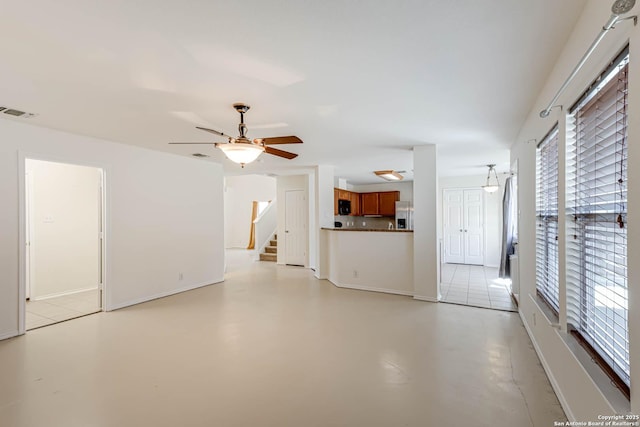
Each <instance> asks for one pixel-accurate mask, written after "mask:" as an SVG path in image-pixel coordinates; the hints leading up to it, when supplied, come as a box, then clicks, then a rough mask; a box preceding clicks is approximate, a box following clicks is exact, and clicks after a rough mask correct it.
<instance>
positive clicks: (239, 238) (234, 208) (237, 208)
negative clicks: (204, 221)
mask: <svg viewBox="0 0 640 427" xmlns="http://www.w3.org/2000/svg"><path fill="white" fill-rule="evenodd" d="M275 198H276V179H275V178H272V177H270V176H266V175H238V176H227V177H226V178H225V186H224V242H225V247H226V248H243V249H246V247H247V245H248V244H249V231H250V229H251V210H252V206H253V201H254V200H255V201H258V202H267V201H269V200H274V199H275Z"/></svg>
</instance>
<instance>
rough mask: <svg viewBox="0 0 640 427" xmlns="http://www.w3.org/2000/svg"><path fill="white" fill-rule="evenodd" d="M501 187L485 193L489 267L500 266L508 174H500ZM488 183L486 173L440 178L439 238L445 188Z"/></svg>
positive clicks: (468, 186) (480, 185)
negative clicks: (503, 207) (440, 209)
mask: <svg viewBox="0 0 640 427" xmlns="http://www.w3.org/2000/svg"><path fill="white" fill-rule="evenodd" d="M499 176H500V189H499V190H498V191H496V192H495V193H487V192H484V191H483V195H484V233H485V234H484V265H486V266H487V267H499V266H500V253H501V250H502V248H501V242H502V197H503V196H504V182H505V179H506V178H507V176H508V175H506V174H500V175H499ZM486 183H487V176H486V175H476V176H460V177H441V178H439V180H438V198H439V200H440V206H441V207H442V209H443V212H442V213H441V216H440V218H441V221H440V224H438V239H442V238H443V237H444V236H443V230H444V219H442V215H444V204H443V202H444V199H443V194H444V193H443V192H444V190H445V189H462V188H478V187H482V186H483V185H485V184H486Z"/></svg>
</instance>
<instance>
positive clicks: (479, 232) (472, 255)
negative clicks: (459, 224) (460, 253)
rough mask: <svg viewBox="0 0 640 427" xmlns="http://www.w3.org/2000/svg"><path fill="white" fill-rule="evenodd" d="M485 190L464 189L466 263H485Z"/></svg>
mask: <svg viewBox="0 0 640 427" xmlns="http://www.w3.org/2000/svg"><path fill="white" fill-rule="evenodd" d="M482 192H483V190H480V189H478V190H464V248H465V251H464V263H465V264H477V265H482V264H483V263H484V249H483V248H484V239H483V235H484V232H483V231H484V230H483V221H482V218H483V215H482V196H483V194H482Z"/></svg>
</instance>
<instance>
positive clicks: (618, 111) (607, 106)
mask: <svg viewBox="0 0 640 427" xmlns="http://www.w3.org/2000/svg"><path fill="white" fill-rule="evenodd" d="M628 62H629V56H628V53H627V52H623V53H622V54H621V55H620V56H619V57H618V58H617V59H616V60H615V61H614V62H613V63H612V65H611V66H610V67H609V68H608V69H607V70H606V71H605V72H604V73H603V74H602V75H601V77H600V78H599V79H598V81H596V83H594V85H592V88H591V89H590V90H589V91H588V92H587V93H586V94H585V96H584V97H583V99H581V100H580V101H579V102H578V103H577V104H576V106H575V107H574V108H573V109H572V111H571V116H570V120H569V123H568V137H569V142H570V144H569V147H568V151H567V186H568V193H567V214H568V221H567V227H568V236H567V280H568V284H569V285H568V286H567V303H568V307H567V309H568V312H567V314H568V318H569V321H570V323H571V326H572V327H573V328H575V330H576V331H577V332H578V333H579V334H580V336H581V337H582V338H583V339H584V341H586V342H587V343H588V344H589V345H590V346H591V347H592V349H593V350H595V351H596V352H597V353H598V354H599V355H600V356H601V357H602V359H603V360H604V362H606V364H607V365H608V366H609V368H611V369H612V370H613V372H614V373H615V374H616V375H617V376H618V377H619V378H620V379H621V380H622V381H623V382H624V383H625V384H627V385H629V334H628V321H627V319H628V316H627V314H628V306H627V223H626V221H627V147H626V144H627V72H628Z"/></svg>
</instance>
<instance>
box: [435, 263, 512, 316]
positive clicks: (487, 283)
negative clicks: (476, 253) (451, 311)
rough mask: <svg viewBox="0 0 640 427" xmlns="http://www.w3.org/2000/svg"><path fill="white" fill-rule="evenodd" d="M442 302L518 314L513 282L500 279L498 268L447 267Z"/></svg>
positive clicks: (442, 283) (457, 265)
mask: <svg viewBox="0 0 640 427" xmlns="http://www.w3.org/2000/svg"><path fill="white" fill-rule="evenodd" d="M441 276H442V277H441V285H440V292H441V293H442V302H448V303H452V304H463V305H471V306H474V307H482V308H491V309H494V310H506V311H518V308H517V307H516V305H515V303H514V302H513V300H512V299H511V291H510V287H509V285H510V282H509V281H505V280H503V279H500V278H498V269H497V268H491V267H484V266H481V265H464V264H444V265H443V266H442V271H441Z"/></svg>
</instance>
